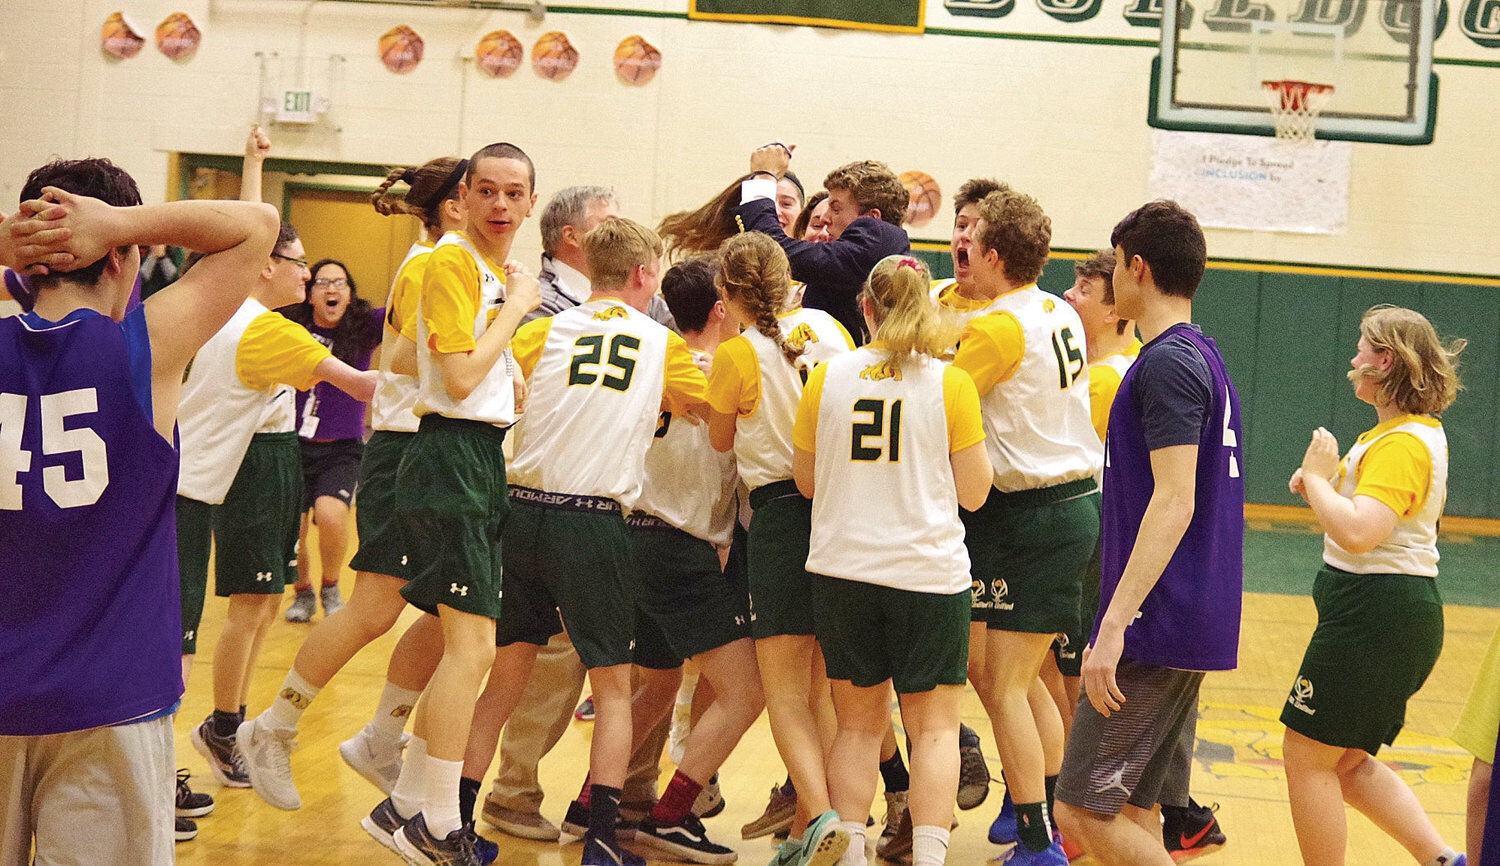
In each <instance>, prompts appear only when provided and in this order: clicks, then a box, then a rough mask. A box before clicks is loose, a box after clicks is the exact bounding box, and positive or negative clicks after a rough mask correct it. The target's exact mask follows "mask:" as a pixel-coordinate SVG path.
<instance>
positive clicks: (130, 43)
mask: <svg viewBox="0 0 1500 866" xmlns="http://www.w3.org/2000/svg"><path fill="white" fill-rule="evenodd" d="M145 44H146V37H144V36H142V35H141V32H140V31H139V30H137V29H136V28H135V25H133V24H131V23H130V21H129V20H128V19H126V17H125V13H124V12H115V13H112V14H111V15H110V16H109V17H108V18H106V19H104V29H103V30H102V31H101V32H100V34H99V47H100V48H101V49H103V51H104V53H105V54H108V55H109V56H111V57H115V58H118V59H120V60H129V59H130V58H132V57H134V56H136V55H137V54H140V53H141V47H142V46H144V45H145Z"/></svg>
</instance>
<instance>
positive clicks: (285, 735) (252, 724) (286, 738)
mask: <svg viewBox="0 0 1500 866" xmlns="http://www.w3.org/2000/svg"><path fill="white" fill-rule="evenodd" d="M295 736H297V731H296V730H295V729H293V728H271V727H268V726H266V725H265V724H263V723H262V722H261V720H260V717H259V716H257V717H256V718H253V719H250V720H248V721H246V722H243V723H241V724H240V729H239V731H238V732H237V733H236V735H235V741H236V742H237V743H238V744H239V747H240V754H242V755H244V756H245V770H246V772H248V773H249V775H250V787H251V788H254V789H255V793H257V794H259V795H260V798H261V799H262V800H265V801H266V802H267V803H270V804H271V805H272V806H275V807H276V808H278V809H285V810H286V811H288V812H290V811H292V810H294V809H300V808H302V795H301V794H298V793H297V783H296V782H295V781H293V780H292V747H293V746H295V745H296V743H294V742H293V740H292V738H293V737H295Z"/></svg>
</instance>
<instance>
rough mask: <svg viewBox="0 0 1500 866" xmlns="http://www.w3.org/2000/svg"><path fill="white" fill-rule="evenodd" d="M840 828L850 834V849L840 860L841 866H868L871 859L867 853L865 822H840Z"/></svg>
mask: <svg viewBox="0 0 1500 866" xmlns="http://www.w3.org/2000/svg"><path fill="white" fill-rule="evenodd" d="M839 826H840V827H842V828H843V829H844V831H845V832H846V833H848V834H849V848H848V849H847V850H845V851H844V856H842V857H840V858H839V866H867V864H868V863H869V862H870V857H869V854H867V853H866V852H865V842H866V839H865V822H863V821H840V822H839Z"/></svg>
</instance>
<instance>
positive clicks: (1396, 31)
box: [1380, 0, 1448, 45]
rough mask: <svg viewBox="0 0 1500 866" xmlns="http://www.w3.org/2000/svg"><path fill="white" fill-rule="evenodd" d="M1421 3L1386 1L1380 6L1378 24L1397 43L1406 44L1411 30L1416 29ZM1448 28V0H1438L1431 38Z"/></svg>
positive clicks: (1409, 40)
mask: <svg viewBox="0 0 1500 866" xmlns="http://www.w3.org/2000/svg"><path fill="white" fill-rule="evenodd" d="M1421 8H1422V7H1421V5H1420V4H1417V3H1386V4H1385V5H1384V6H1382V7H1381V12H1380V26H1381V27H1384V28H1385V32H1386V33H1389V34H1390V36H1391V38H1392V39H1394V40H1395V41H1396V42H1397V43H1398V44H1401V45H1407V44H1409V43H1410V42H1411V34H1412V31H1413V30H1415V29H1416V27H1417V24H1418V21H1417V13H1418V12H1419V11H1421ZM1446 29H1448V0H1438V6H1437V21H1436V22H1435V23H1434V25H1433V28H1432V38H1433V39H1437V38H1438V37H1440V36H1442V35H1443V31H1444V30H1446Z"/></svg>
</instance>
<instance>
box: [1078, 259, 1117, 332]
mask: <svg viewBox="0 0 1500 866" xmlns="http://www.w3.org/2000/svg"><path fill="white" fill-rule="evenodd" d="M1073 276H1074V277H1076V278H1078V279H1080V280H1099V281H1100V282H1101V283H1102V284H1103V285H1104V294H1103V301H1104V303H1106V304H1109V305H1110V306H1114V304H1115V251H1114V250H1098V251H1096V252H1094V253H1093V254H1092V255H1090V256H1089V257H1088V258H1086V259H1084V260H1083V261H1081V262H1074V263H1073ZM1129 327H1130V320H1129V319H1121V320H1119V321H1118V322H1115V333H1117V334H1124V333H1125V331H1126V329H1127V328H1129Z"/></svg>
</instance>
